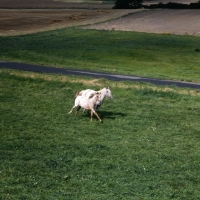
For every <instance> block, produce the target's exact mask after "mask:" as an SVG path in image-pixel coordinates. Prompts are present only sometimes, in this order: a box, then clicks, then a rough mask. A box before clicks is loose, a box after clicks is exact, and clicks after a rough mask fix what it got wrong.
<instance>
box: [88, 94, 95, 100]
mask: <svg viewBox="0 0 200 200" xmlns="http://www.w3.org/2000/svg"><path fill="white" fill-rule="evenodd" d="M95 94H96V93H92V94H91V95H90V96H89V98H88V99H91V98H92V97H93V96H94V95H95Z"/></svg>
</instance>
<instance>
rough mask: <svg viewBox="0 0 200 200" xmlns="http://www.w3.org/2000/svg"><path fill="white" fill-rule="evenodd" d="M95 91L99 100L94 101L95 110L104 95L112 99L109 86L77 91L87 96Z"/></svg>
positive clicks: (100, 103)
mask: <svg viewBox="0 0 200 200" xmlns="http://www.w3.org/2000/svg"><path fill="white" fill-rule="evenodd" d="M95 92H98V93H99V96H100V100H99V101H96V103H95V107H94V109H95V110H97V109H98V108H99V107H100V106H101V105H102V104H103V102H104V99H105V97H108V98H110V99H112V93H111V90H110V88H109V87H106V88H103V89H101V90H99V91H94V90H91V89H87V90H82V91H80V92H79V94H80V95H81V96H83V97H86V98H89V96H90V95H91V94H94V93H95Z"/></svg>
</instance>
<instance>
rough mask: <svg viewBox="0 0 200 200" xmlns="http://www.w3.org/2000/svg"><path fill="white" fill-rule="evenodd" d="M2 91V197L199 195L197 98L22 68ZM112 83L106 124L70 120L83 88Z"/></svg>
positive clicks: (7, 73)
mask: <svg viewBox="0 0 200 200" xmlns="http://www.w3.org/2000/svg"><path fill="white" fill-rule="evenodd" d="M18 39H19V38H18ZM8 40H10V39H8ZM15 40H16V39H15ZM40 45H41V44H40ZM86 83H87V84H86ZM0 85H1V95H0V102H1V129H0V137H1V140H0V179H1V181H0V199H4V200H6V199H48V200H49V199H52V200H53V199H87V200H88V199H105V200H108V199H112V200H113V199H120V200H121V199H151V200H154V199H163V200H164V199H171V198H172V199H177V200H178V199H185V200H188V199H198V198H199V196H200V184H199V183H200V176H199V174H200V167H199V166H200V157H199V155H200V137H199V131H200V125H199V117H200V115H199V113H200V103H199V102H200V97H199V95H197V94H198V93H197V94H196V93H195V91H193V92H189V91H188V93H186V94H182V93H183V92H185V91H183V90H179V89H177V88H176V89H174V90H173V89H171V90H166V89H165V88H163V87H156V88H155V87H154V89H153V88H152V86H151V85H146V84H141V83H140V84H139V83H138V84H137V83H134V84H130V83H115V82H108V81H105V80H98V81H97V80H92V79H82V78H80V77H78V78H76V77H71V78H70V77H64V76H55V75H45V74H42V75H39V74H36V73H28V72H17V71H14V70H1V73H0ZM103 85H106V86H107V85H109V86H111V90H112V94H113V100H108V99H106V100H105V102H104V104H103V106H102V107H101V108H100V110H99V111H98V113H99V115H100V116H101V118H102V119H103V121H104V122H103V123H99V121H97V120H94V121H93V122H92V123H91V122H90V121H89V115H88V114H87V113H83V112H80V113H79V115H78V116H77V117H75V116H73V115H70V116H68V115H67V113H68V111H69V110H70V109H71V107H72V105H73V95H74V93H75V91H76V90H79V89H84V88H93V89H100V88H102V87H103ZM186 92H187V91H186ZM196 92H197V91H196Z"/></svg>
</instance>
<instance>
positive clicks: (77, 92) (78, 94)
mask: <svg viewBox="0 0 200 200" xmlns="http://www.w3.org/2000/svg"><path fill="white" fill-rule="evenodd" d="M77 96H81V94H80V92H79V91H76V94H75V95H74V99H76V97H77Z"/></svg>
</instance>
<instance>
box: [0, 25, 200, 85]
mask: <svg viewBox="0 0 200 200" xmlns="http://www.w3.org/2000/svg"><path fill="white" fill-rule="evenodd" d="M0 46H1V48H0V60H12V61H13V60H14V61H19V62H26V63H35V64H42V65H50V66H57V67H68V68H74V69H87V70H95V71H104V72H113V73H121V74H131V75H137V76H145V77H154V78H162V79H173V80H186V81H193V82H200V76H199V74H200V38H199V37H192V36H176V35H166V34H164V35H163V34H160V35H159V34H147V33H136V32H123V31H98V30H83V29H81V28H66V29H61V30H55V31H49V32H42V33H37V34H30V35H22V36H12V37H0Z"/></svg>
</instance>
